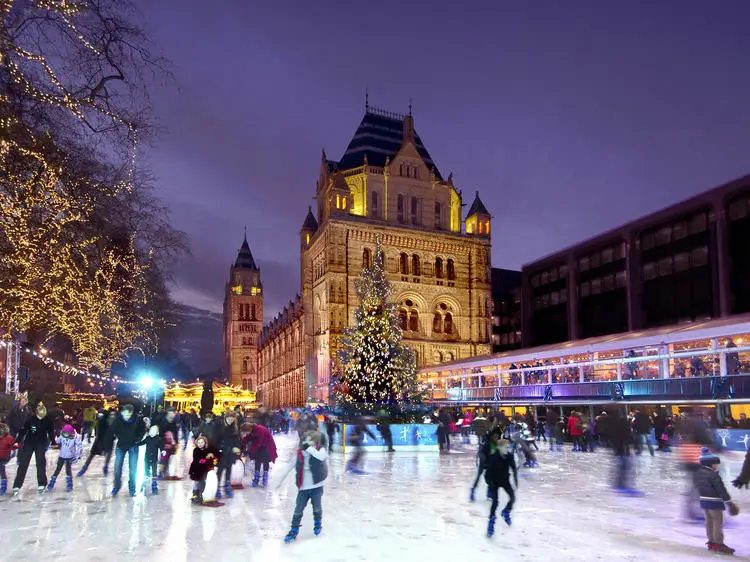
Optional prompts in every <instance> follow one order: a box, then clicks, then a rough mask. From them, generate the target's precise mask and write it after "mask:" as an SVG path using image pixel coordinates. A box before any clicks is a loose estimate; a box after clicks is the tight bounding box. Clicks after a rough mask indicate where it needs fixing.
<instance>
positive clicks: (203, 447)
mask: <svg viewBox="0 0 750 562" xmlns="http://www.w3.org/2000/svg"><path fill="white" fill-rule="evenodd" d="M193 443H194V445H195V447H194V448H193V462H191V463H190V468H189V470H188V474H189V475H190V479H191V480H192V481H193V482H194V484H193V497H192V498H191V501H192V502H193V503H195V504H199V505H200V504H203V503H204V498H203V491H204V490H205V489H206V476H208V473H209V472H211V471H212V470H215V468H216V465H217V464H218V462H219V451H217V450H216V449H214V448H213V447H211V445H210V444H209V442H208V439H207V438H206V436H205V435H198V437H196V438H195V441H194V442H193ZM209 503H211V504H217V503H218V502H216V499H215V498H209Z"/></svg>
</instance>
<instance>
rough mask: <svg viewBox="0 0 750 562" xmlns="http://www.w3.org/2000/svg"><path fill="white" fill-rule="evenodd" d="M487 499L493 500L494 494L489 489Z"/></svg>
mask: <svg viewBox="0 0 750 562" xmlns="http://www.w3.org/2000/svg"><path fill="white" fill-rule="evenodd" d="M487 499H488V500H491V499H492V492H490V489H489V488H487Z"/></svg>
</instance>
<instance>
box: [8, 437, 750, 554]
mask: <svg viewBox="0 0 750 562" xmlns="http://www.w3.org/2000/svg"><path fill="white" fill-rule="evenodd" d="M277 444H278V445H279V449H280V457H279V460H278V461H277V465H276V467H275V468H272V474H273V472H274V471H276V473H277V474H278V472H280V470H279V469H280V468H281V466H282V465H283V464H284V463H285V462H286V461H287V460H289V459H291V457H292V455H293V447H294V440H293V439H292V438H291V437H286V436H280V437H277ZM86 449H87V447H86V448H85V449H84V458H85V454H86ZM178 455H180V460H181V462H180V470H184V459H185V458H187V459H189V458H190V456H191V448H190V446H189V447H188V450H187V456H186V455H184V454H183V453H182V451H180V452H179V453H178ZM56 459H57V453H56V452H55V451H51V452H48V454H47V466H48V470H49V472H50V473H51V471H52V470H51V469H53V468H54V464H55V462H56ZM742 459H743V455H742V454H738V453H728V454H727V455H722V475H723V476H724V479H725V483H726V484H727V486H728V487H729V490H730V493H731V494H732V496H733V498H734V499H735V500H736V501H737V502H738V504H739V506H740V508H741V510H742V513H741V514H740V515H739V516H737V517H732V518H730V517H729V516H728V515H727V526H726V528H725V535H726V543H727V544H728V545H729V546H732V547H733V548H736V549H737V554H736V558H739V559H746V560H750V490H741V491H740V490H735V489H734V488H731V486H730V480H731V476H732V475H735V474H737V472H738V470H739V467H740V464H741V461H742ZM113 460H114V459H113ZM633 460H634V468H635V472H636V474H635V478H636V483H637V488H639V489H641V490H643V491H644V492H645V493H646V495H645V496H644V497H641V498H631V497H623V496H620V495H617V494H615V493H613V492H611V491H610V490H609V482H610V474H611V470H612V459H611V456H610V453H609V452H608V451H606V450H601V451H597V452H596V453H594V454H581V453H572V452H570V445H569V444H568V445H566V447H565V450H564V451H563V452H562V453H548V452H546V450H545V448H544V447H543V446H542V452H541V453H540V454H539V461H540V465H541V466H540V467H539V468H537V469H524V468H521V469H520V478H519V480H520V485H519V490H518V498H517V503H516V507H515V508H514V511H513V525H512V526H511V527H507V526H506V525H505V524H504V523H502V522H500V521H498V524H497V533H496V535H495V537H493V538H492V539H488V538H487V537H486V536H485V532H486V525H487V516H488V511H489V502H488V501H486V500H485V499H484V496H485V487H484V486H483V485H481V484H480V487H479V489H478V491H477V502H476V503H469V502H468V492H469V487H470V484H471V481H472V479H473V476H474V470H475V448H474V447H473V446H467V447H461V446H460V445H459V446H457V447H455V448H454V450H453V451H451V453H450V454H443V455H439V454H438V453H406V452H403V453H401V452H399V453H394V454H391V455H387V454H377V453H370V454H368V455H367V457H366V460H365V470H366V471H367V474H365V475H353V474H349V473H345V472H344V456H343V455H342V453H340V452H339V451H334V452H333V454H332V457H331V460H330V473H329V479H328V482H327V485H326V487H325V494H324V496H323V533H322V535H321V536H319V537H315V536H314V535H313V533H312V523H313V521H312V512H311V507H310V506H308V508H307V511H306V512H305V516H304V518H303V520H302V529H301V531H300V536H299V538H298V539H297V541H296V542H295V543H293V544H290V545H285V544H284V543H283V540H282V539H283V537H284V535H285V534H286V532H287V531H288V529H289V521H290V519H291V515H292V511H293V508H294V500H295V495H296V488H295V485H294V477H293V474H291V475H290V476H289V477H288V478H287V479H286V480H285V481H284V482H283V484H282V485H281V487H280V488H278V489H274V487H273V485H274V484H275V483H276V482H275V479H274V478H273V476H272V479H271V484H270V485H269V488H268V489H254V488H250V487H246V489H244V490H237V491H236V492H235V497H234V498H232V499H227V500H223V501H225V502H226V505H225V506H223V507H219V508H208V507H199V506H194V505H192V504H191V503H190V501H189V500H190V493H191V489H192V482H191V481H190V480H189V479H187V478H185V479H184V480H181V481H175V482H159V487H160V493H159V495H158V496H152V495H151V492H150V488H148V489H147V492H146V494H145V495H144V494H143V493H139V495H138V496H137V497H135V498H130V497H128V495H127V484H126V480H127V476H126V473H127V467H126V468H125V471H124V472H125V474H123V476H124V478H125V483H124V490H123V491H121V492H120V495H119V496H118V497H116V498H110V497H109V492H110V490H111V488H112V475H111V473H110V476H109V477H108V478H106V479H105V477H104V476H103V475H102V470H101V468H102V460H101V457H100V458H98V459H96V460H94V462H93V463H92V465H91V467H90V469H89V472H88V474H87V475H86V476H85V477H84V478H75V489H74V491H73V492H72V493H69V492H66V491H65V478H64V473H63V476H62V477H61V478H59V479H58V482H57V485H56V489H55V490H54V491H52V492H45V493H43V494H38V493H37V491H36V471H35V466H34V464H33V460H32V464H31V466H30V467H29V472H28V474H27V477H26V482H25V484H24V488H23V489H22V490H21V493H20V495H19V496H18V497H16V498H11V496H10V494H8V495H7V496H4V497H2V498H0V504H1V505H2V508H1V509H2V517H0V536H2V543H3V546H2V550H0V560H9V561H10V560H12V561H13V562H18V561H21V560H54V561H55V562H62V561H67V560H71V561H79V562H84V561H86V562H88V561H108V562H111V561H112V560H128V561H129V562H135V561H162V560H164V561H171V562H179V561H187V560H190V561H197V560H211V561H212V562H219V561H225V560H226V561H232V562H234V561H237V560H243V561H245V562H256V561H258V562H260V561H264V562H276V561H280V562H283V561H296V560H299V561H313V560H314V561H316V562H352V561H363V562H376V561H381V560H386V561H388V562H400V561H409V562H413V561H417V560H431V561H443V560H472V562H482V561H485V560H487V561H498V560H518V561H537V560H576V561H577V562H580V561H589V560H590V561H595V560H606V561H608V562H609V561H613V560H627V561H638V562H648V561H654V562H656V561H659V562H662V561H664V560H679V561H680V562H690V561H694V560H695V561H698V560H700V561H704V560H707V559H712V558H718V557H721V556H722V555H720V554H714V553H709V552H708V551H707V550H706V548H705V546H704V544H705V541H706V539H705V533H704V528H703V525H702V524H699V523H686V522H685V521H684V520H683V518H682V515H683V506H682V503H683V501H684V498H683V492H684V490H685V487H686V486H685V477H684V475H683V474H682V473H681V472H680V471H679V469H678V468H677V467H676V466H675V464H674V458H673V457H672V456H671V455H665V454H661V453H657V456H656V457H654V458H651V457H649V456H648V454H646V455H644V456H641V457H633ZM81 464H82V461H79V462H78V464H77V465H75V466H74V471H77V470H78V469H79V468H80V466H81ZM272 467H273V465H272ZM7 469H8V476H9V488H10V486H11V485H12V478H13V476H14V475H15V470H16V462H15V460H11V461H10V463H9V464H8V466H7ZM110 469H111V467H110ZM247 474H248V478H247V479H246V483H247V482H248V481H249V477H250V476H251V473H250V470H248V473H247ZM8 492H10V489H9V490H8ZM500 494H501V502H503V501H504V496H503V493H502V491H501V493H500ZM502 505H503V504H502V503H501V506H500V507H501V508H502Z"/></svg>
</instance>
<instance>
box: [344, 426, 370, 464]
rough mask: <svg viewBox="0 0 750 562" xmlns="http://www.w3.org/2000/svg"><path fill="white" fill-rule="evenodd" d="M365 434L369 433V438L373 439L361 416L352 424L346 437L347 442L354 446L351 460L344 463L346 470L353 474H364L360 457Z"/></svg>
mask: <svg viewBox="0 0 750 562" xmlns="http://www.w3.org/2000/svg"><path fill="white" fill-rule="evenodd" d="M365 435H369V436H370V438H371V439H375V436H374V435H373V434H372V431H370V430H369V429H367V426H366V425H365V421H364V420H363V419H362V418H359V419H358V420H357V423H356V424H355V425H354V428H353V431H352V433H350V434H349V436H348V437H347V441H348V444H349V445H351V446H352V447H354V456H353V457H352V458H351V460H350V461H349V462H348V463H346V471H347V472H353V473H354V474H364V471H363V470H362V468H361V466H360V465H361V464H362V459H363V458H364V456H365V448H364V447H363V446H362V445H363V443H364V439H365Z"/></svg>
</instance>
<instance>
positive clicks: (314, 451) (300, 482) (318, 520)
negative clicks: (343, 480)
mask: <svg viewBox="0 0 750 562" xmlns="http://www.w3.org/2000/svg"><path fill="white" fill-rule="evenodd" d="M327 460H328V443H327V440H326V438H325V437H324V436H323V434H322V433H320V432H319V431H308V432H306V433H305V434H304V437H303V439H302V442H301V443H300V445H299V448H298V449H297V460H296V462H295V463H294V464H290V465H289V467H288V468H287V470H286V473H285V474H284V475H283V476H282V477H281V478H279V482H278V484H277V485H276V487H277V488H278V487H279V486H281V483H282V482H283V481H284V478H285V477H286V476H287V475H288V474H289V473H290V472H291V471H292V469H294V470H295V475H296V479H295V481H296V483H297V488H298V491H297V502H296V504H295V507H294V514H293V515H292V524H291V527H290V529H289V532H288V533H287V535H286V537H284V542H285V543H290V542H292V541H294V540H296V539H297V535H298V534H299V528H300V524H301V523H302V514H303V513H304V511H305V507H306V506H307V502H308V501H309V502H312V510H313V525H314V526H313V533H315V535H319V534H320V533H321V531H322V530H323V486H324V485H325V481H326V478H327V477H328V464H327V462H326V461H327Z"/></svg>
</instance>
